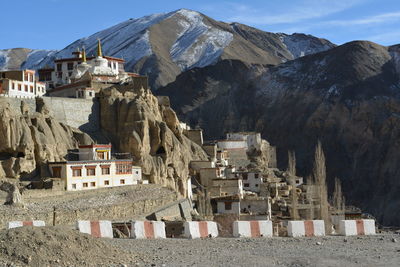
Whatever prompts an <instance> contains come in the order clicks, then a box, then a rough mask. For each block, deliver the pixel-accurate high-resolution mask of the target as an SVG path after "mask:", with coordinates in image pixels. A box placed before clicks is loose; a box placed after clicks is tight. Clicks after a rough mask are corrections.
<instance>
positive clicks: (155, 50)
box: [0, 9, 334, 90]
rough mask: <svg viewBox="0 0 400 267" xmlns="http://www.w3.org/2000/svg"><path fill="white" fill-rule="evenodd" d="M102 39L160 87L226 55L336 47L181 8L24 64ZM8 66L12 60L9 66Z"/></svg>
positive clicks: (254, 58)
mask: <svg viewBox="0 0 400 267" xmlns="http://www.w3.org/2000/svg"><path fill="white" fill-rule="evenodd" d="M98 39H100V40H101V41H102V43H103V49H104V53H105V54H106V55H108V56H114V57H120V58H124V59H125V60H126V70H127V71H135V72H138V73H140V74H146V75H148V76H149V78H150V84H151V87H152V89H154V90H155V89H157V88H158V87H159V86H161V85H166V84H168V83H169V82H172V81H174V80H175V78H176V76H177V75H179V74H180V73H181V72H183V71H186V70H189V69H192V68H195V67H204V66H208V65H212V64H214V63H216V62H218V61H219V60H223V59H238V60H242V61H243V62H247V63H258V64H273V65H276V64H279V63H282V62H285V61H287V60H291V59H294V58H297V57H299V56H301V55H307V54H310V53H314V52H320V51H324V50H327V49H330V48H332V47H334V45H333V44H332V43H330V42H329V41H327V40H324V39H319V38H316V37H313V36H308V35H299V34H295V35H286V34H274V33H268V32H264V31H261V30H258V29H255V28H251V27H248V26H246V25H242V24H238V23H232V24H227V23H223V22H218V21H215V20H213V19H211V18H209V17H207V16H205V15H203V14H201V13H198V12H195V11H191V10H187V9H180V10H177V11H174V12H170V13H162V14H154V15H150V16H145V17H142V18H138V19H129V20H127V21H124V22H122V23H120V24H117V25H115V26H113V27H110V28H108V29H105V30H103V31H99V32H97V33H95V34H93V35H91V36H88V37H84V38H81V39H79V40H76V41H75V42H73V43H72V44H70V45H68V46H67V47H65V48H64V49H62V50H60V51H58V52H54V51H47V52H46V51H42V52H40V53H42V54H41V55H42V56H44V57H43V58H42V59H41V60H38V57H36V56H33V55H32V56H30V57H27V58H26V60H25V61H24V64H23V65H22V66H23V67H25V68H34V69H37V68H40V67H43V66H45V65H52V63H53V60H54V58H66V57H70V56H71V52H73V51H75V50H76V49H77V48H82V47H83V46H84V47H85V48H86V49H87V51H88V54H89V55H91V54H95V51H96V45H97V40H98ZM40 53H39V52H36V53H35V55H39V54H40ZM46 53H48V54H47V55H46ZM5 59H7V57H5V56H3V60H1V51H0V68H1V66H2V65H1V62H2V61H3V62H5V61H6V62H8V65H9V66H19V65H20V64H21V61H23V60H22V59H23V57H20V58H19V59H18V60H15V61H14V60H13V59H12V58H11V59H8V60H5ZM3 65H4V63H3ZM6 67H7V64H6V65H4V66H3V68H6Z"/></svg>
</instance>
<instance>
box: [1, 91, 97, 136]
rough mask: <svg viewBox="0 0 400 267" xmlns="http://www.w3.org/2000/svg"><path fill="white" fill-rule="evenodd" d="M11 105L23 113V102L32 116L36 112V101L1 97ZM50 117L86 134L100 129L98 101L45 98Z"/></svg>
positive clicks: (13, 108) (16, 110) (14, 109)
mask: <svg viewBox="0 0 400 267" xmlns="http://www.w3.org/2000/svg"><path fill="white" fill-rule="evenodd" d="M0 98H1V99H4V100H5V101H6V102H8V103H10V108H11V109H12V110H13V111H15V112H17V113H20V112H21V102H22V101H24V102H25V103H26V107H27V108H28V110H29V113H30V114H33V113H34V112H35V111H36V99H34V98H13V97H0ZM43 101H44V103H45V104H46V106H47V108H48V110H49V112H50V116H52V117H54V118H55V119H56V120H57V121H59V122H61V123H64V124H66V125H68V126H71V127H75V128H78V129H80V130H81V131H83V132H86V133H92V132H96V131H98V130H99V129H100V124H99V114H100V113H99V111H100V107H99V103H98V101H97V100H96V99H79V98H64V97H43Z"/></svg>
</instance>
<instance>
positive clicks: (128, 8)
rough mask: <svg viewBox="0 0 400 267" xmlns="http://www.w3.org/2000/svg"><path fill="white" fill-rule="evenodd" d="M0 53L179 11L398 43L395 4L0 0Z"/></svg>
mask: <svg viewBox="0 0 400 267" xmlns="http://www.w3.org/2000/svg"><path fill="white" fill-rule="evenodd" d="M1 2H2V3H1V10H2V12H1V13H2V14H1V24H0V25H1V26H0V29H1V35H0V49H6V48H15V47H26V48H33V49H57V50H58V49H62V48H64V47H65V46H67V45H68V44H70V43H72V42H73V41H75V40H77V39H79V38H82V37H86V36H89V35H91V34H93V33H95V32H97V31H100V30H103V29H105V28H108V27H110V26H113V25H115V24H118V23H120V22H122V21H125V20H127V19H129V18H139V17H142V16H145V15H149V14H153V13H164V12H170V11H174V10H177V9H180V8H187V9H191V10H195V11H199V12H201V13H203V14H205V15H207V16H209V17H211V18H213V19H216V20H220V21H224V22H239V23H243V24H247V25H250V26H253V27H256V28H258V29H261V30H264V31H269V32H284V33H288V34H291V33H294V32H300V33H306V34H312V35H314V36H317V37H321V38H326V39H328V40H330V41H331V42H333V43H336V44H339V45H340V44H343V43H346V42H349V41H353V40H370V41H373V42H376V43H379V44H382V45H393V44H398V43H400V0H230V1H229V0H227V1H224V0H222V1H218V0H200V1H199V0H197V1H189V0H185V1H184V0H168V1H166V0H152V1H143V0H141V1H136V0H1Z"/></svg>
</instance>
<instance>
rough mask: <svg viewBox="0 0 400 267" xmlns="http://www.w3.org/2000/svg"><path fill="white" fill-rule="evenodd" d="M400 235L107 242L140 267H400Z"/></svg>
mask: <svg viewBox="0 0 400 267" xmlns="http://www.w3.org/2000/svg"><path fill="white" fill-rule="evenodd" d="M398 241H400V236H399V235H397V234H384V235H376V236H363V237H342V236H330V237H319V238H316V237H314V238H282V237H279V238H278V237H274V238H267V239H235V238H217V239H205V240H185V239H166V240H129V239H114V240H109V241H108V242H111V243H112V244H113V245H115V246H117V247H119V248H120V249H121V250H128V251H129V252H133V253H134V254H135V255H138V257H137V258H136V260H139V262H138V263H137V265H139V266H400V243H399V242H398Z"/></svg>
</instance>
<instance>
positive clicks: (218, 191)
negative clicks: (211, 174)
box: [208, 178, 244, 198]
mask: <svg viewBox="0 0 400 267" xmlns="http://www.w3.org/2000/svg"><path fill="white" fill-rule="evenodd" d="M208 192H209V193H210V196H211V198H215V197H223V196H238V197H239V198H242V197H243V193H244V192H243V182H242V180H241V179H237V178H233V179H228V178H221V179H213V180H212V185H211V186H209V187H208Z"/></svg>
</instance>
